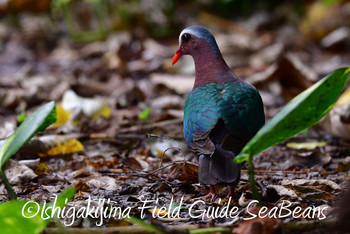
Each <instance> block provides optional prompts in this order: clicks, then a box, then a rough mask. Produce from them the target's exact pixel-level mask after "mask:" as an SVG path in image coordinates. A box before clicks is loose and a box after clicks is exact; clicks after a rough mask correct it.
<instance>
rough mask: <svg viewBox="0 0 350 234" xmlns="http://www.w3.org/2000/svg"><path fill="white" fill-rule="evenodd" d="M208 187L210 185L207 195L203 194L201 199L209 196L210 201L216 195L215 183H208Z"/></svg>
mask: <svg viewBox="0 0 350 234" xmlns="http://www.w3.org/2000/svg"><path fill="white" fill-rule="evenodd" d="M209 187H210V192H209V193H208V194H207V195H205V196H204V197H203V199H207V198H209V197H211V201H213V200H214V198H215V197H216V191H215V185H213V184H211V185H209Z"/></svg>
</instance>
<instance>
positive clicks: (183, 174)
mask: <svg viewBox="0 0 350 234" xmlns="http://www.w3.org/2000/svg"><path fill="white" fill-rule="evenodd" d="M168 179H169V180H180V181H182V182H184V183H187V182H191V181H198V166H195V165H192V164H188V163H182V164H176V165H174V166H172V167H171V169H170V173H169V175H168Z"/></svg>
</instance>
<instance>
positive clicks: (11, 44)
mask: <svg viewBox="0 0 350 234" xmlns="http://www.w3.org/2000/svg"><path fill="white" fill-rule="evenodd" d="M311 7H312V9H311V10H310V13H309V14H308V16H307V17H306V19H305V20H304V21H303V22H302V23H301V24H300V25H299V26H300V30H301V32H299V31H298V30H299V29H297V28H295V26H291V28H283V27H282V26H281V27H280V28H275V29H273V30H266V29H264V27H265V26H266V23H268V22H269V21H273V20H274V19H272V18H273V17H272V16H270V17H269V16H265V17H267V18H265V21H264V22H263V21H260V23H257V24H256V25H255V27H253V28H249V26H247V25H245V24H241V23H233V22H231V21H224V22H223V21H220V20H219V21H218V20H217V18H216V17H213V15H210V14H201V15H200V16H199V19H200V22H199V23H200V24H203V25H206V26H209V27H211V29H213V30H214V34H215V36H216V38H217V41H218V44H219V46H220V48H221V49H222V50H223V51H224V57H225V59H226V60H227V62H228V64H229V65H230V66H231V67H232V68H235V71H236V73H237V74H238V75H240V76H241V77H243V78H244V79H246V80H247V81H248V82H250V83H252V84H253V85H255V86H256V87H257V88H258V89H259V91H260V92H261V93H262V96H263V100H264V103H265V111H266V115H267V117H268V118H270V117H272V116H273V115H274V114H275V113H277V111H278V110H279V109H280V108H281V107H282V106H283V105H284V104H285V103H286V102H288V101H289V100H290V99H291V98H293V97H294V96H295V95H297V94H298V93H300V92H301V91H302V90H304V89H306V88H307V87H309V86H310V85H312V84H313V83H314V82H315V81H317V80H318V79H319V78H320V77H322V76H323V75H325V74H326V73H329V72H330V71H331V70H333V69H334V68H335V66H340V65H342V64H345V65H346V64H349V61H350V58H349V56H348V55H346V54H345V53H339V52H338V51H337V47H339V46H343V45H344V44H347V43H348V42H347V38H346V35H347V33H348V31H349V27H348V25H347V26H343V25H342V24H341V23H340V22H342V20H343V18H344V17H346V16H344V14H346V13H342V14H341V15H339V16H337V17H334V18H338V19H337V20H332V21H331V23H330V24H327V23H326V21H325V20H322V19H320V18H319V17H318V16H317V15H319V14H321V15H323V13H325V12H326V13H327V17H328V16H329V15H332V14H331V13H329V11H328V10H327V11H325V9H323V8H322V7H319V6H317V5H316V4H314V5H313V6H311ZM337 7H340V6H338V5H335V6H332V8H331V11H334V8H337ZM327 17H326V18H327ZM328 18H329V17H328ZM27 20H29V21H31V20H33V22H36V21H35V17H34V16H31V15H29V16H28V18H27ZM45 20H48V19H45ZM20 23H22V24H24V23H25V21H24V20H21V21H20ZM223 23H224V24H223ZM4 24H5V23H4V22H0V26H1V25H2V26H3V25H4ZM264 24H265V25H264ZM41 25H42V24H41ZM34 26H35V25H34ZM34 26H33V27H34ZM41 27H42V29H41V30H44V31H45V30H47V29H46V28H45V26H41ZM13 30H14V31H13V32H10V33H9V35H8V36H5V34H4V35H3V34H0V35H1V37H2V38H1V41H2V43H3V44H2V46H3V50H2V51H1V53H0V76H1V79H0V114H1V115H0V121H1V122H0V133H1V134H0V136H1V138H2V139H4V138H5V137H7V136H8V135H9V134H10V133H11V132H12V131H13V130H14V127H15V122H16V116H17V115H18V114H20V113H21V111H22V110H23V109H25V110H26V111H27V112H28V113H30V112H31V111H32V110H33V109H35V108H36V107H37V106H38V105H40V104H41V103H43V102H45V101H48V100H51V99H54V100H56V101H57V102H58V103H59V105H58V107H57V110H58V119H59V122H58V123H56V124H55V125H54V126H53V127H51V128H50V129H48V130H47V131H45V132H44V133H42V135H43V136H39V137H38V138H37V139H34V140H32V141H31V142H29V143H28V144H27V146H26V147H25V148H27V152H26V150H25V149H23V150H22V151H20V152H19V153H18V154H17V155H16V157H15V161H13V160H10V161H9V165H8V166H7V167H8V169H6V170H7V173H8V178H9V179H10V181H12V183H13V184H14V185H15V190H16V192H17V194H18V195H19V197H20V198H21V199H34V200H40V201H44V200H49V199H51V198H52V197H53V196H54V195H55V194H57V193H59V192H61V191H63V190H64V188H66V187H68V186H75V187H76V188H77V190H78V193H77V194H76V195H75V198H74V200H73V201H72V202H70V203H69V204H70V206H77V207H79V206H84V205H86V202H87V199H88V198H89V197H92V198H105V199H108V198H109V199H110V200H111V201H113V202H114V203H113V204H115V205H117V206H121V207H122V208H123V209H126V208H127V207H131V209H132V215H133V216H135V217H140V216H141V212H140V210H139V209H138V207H141V206H142V204H143V203H142V201H144V200H152V201H154V202H155V201H156V200H157V199H158V204H159V205H166V204H170V202H171V201H172V199H173V201H174V202H175V203H176V204H179V203H181V201H182V204H181V209H180V211H179V212H180V217H181V218H172V219H168V220H165V219H161V218H152V212H157V211H159V208H154V209H150V211H147V213H146V214H145V215H146V216H145V218H144V219H145V220H147V221H150V222H153V223H155V224H156V225H157V226H159V227H163V226H164V225H165V224H166V225H169V226H170V229H171V228H176V226H185V225H196V226H195V227H196V228H198V227H211V226H224V227H229V228H231V229H232V228H235V229H234V233H247V232H248V233H250V232H252V230H255V229H256V230H260V231H261V232H260V233H272V232H276V231H278V227H279V228H281V227H282V229H283V227H284V226H283V225H284V223H286V222H296V221H305V220H304V219H303V218H299V219H292V220H290V219H288V218H287V219H275V218H272V219H264V218H261V219H256V220H253V221H249V222H248V221H246V220H242V219H230V218H219V219H212V218H208V217H206V219H205V220H202V219H198V218H192V217H190V216H189V214H188V209H189V207H190V206H191V205H192V204H193V203H194V202H195V201H197V200H198V198H200V197H201V196H203V195H204V194H206V193H207V192H208V189H209V188H208V187H207V186H203V185H200V184H199V183H198V181H197V173H198V169H197V167H196V165H195V164H196V163H197V158H196V157H195V155H193V154H192V153H191V152H189V151H188V150H187V149H186V147H183V146H184V142H183V137H182V110H183V105H184V100H185V97H186V94H187V93H188V92H189V91H190V90H191V89H192V86H193V75H194V74H193V73H194V67H193V63H192V62H189V61H190V59H188V60H186V61H180V62H181V63H179V66H177V67H171V66H170V64H171V62H170V60H171V56H172V54H173V53H174V52H175V51H176V47H177V40H173V41H170V42H165V43H163V42H162V43H161V42H159V40H158V39H154V38H150V37H149V36H148V35H147V34H146V33H144V32H141V33H138V32H134V31H133V32H131V31H123V32H117V33H112V34H110V35H109V36H108V37H107V38H106V40H105V41H99V42H93V43H86V44H76V43H73V42H71V41H70V40H67V38H60V37H58V38H53V37H52V36H49V37H48V38H45V40H48V41H49V42H50V43H52V45H50V49H48V47H47V48H45V47H44V48H40V47H32V46H31V44H30V42H31V41H32V40H33V39H30V40H29V39H28V40H20V35H21V34H23V35H25V36H26V37H27V38H35V37H34V36H35V32H37V31H36V30H33V34H31V35H29V34H28V31H26V32H21V31H16V30H15V29H13ZM141 31H142V30H141ZM39 32H40V30H39ZM290 32H292V33H290ZM294 32H296V33H294ZM49 34H50V32H49V31H45V34H44V35H49ZM301 34H303V35H304V36H306V38H302V37H300V35H301ZM146 35H147V36H146ZM285 35H292V36H290V37H287V36H285ZM283 37H286V38H287V39H286V40H283ZM4 38H6V40H5V39H4ZM173 38H176V39H177V35H176V34H174V36H173ZM252 38H254V39H252ZM315 38H316V39H315ZM317 40H320V42H319V44H317V43H318V41H317ZM310 41H311V42H312V43H316V45H314V46H313V47H312V49H309V48H308V46H309V45H310ZM49 42H48V43H49ZM341 48H343V47H341ZM345 48H347V47H345ZM348 104H349V101H348V100H346V101H344V103H342V104H341V105H339V106H336V107H335V108H334V109H333V110H332V111H331V112H330V113H329V114H328V116H327V117H326V118H325V119H324V120H323V122H322V123H321V124H320V125H319V126H316V127H312V128H311V129H309V130H308V131H307V134H299V135H297V136H295V137H294V138H292V139H290V140H288V141H287V142H283V143H281V144H279V145H276V146H274V147H271V148H270V149H268V150H266V151H264V152H262V153H261V154H260V155H259V156H257V157H256V158H255V159H254V163H255V167H256V178H257V181H258V182H259V183H260V184H261V186H260V188H261V192H263V193H264V194H265V196H264V202H265V203H266V204H267V205H268V208H267V209H268V210H271V209H272V207H273V206H276V205H277V204H279V202H280V201H281V200H283V199H284V200H289V201H291V202H292V203H293V206H302V207H308V206H310V205H314V206H317V207H318V206H329V207H332V209H335V208H333V207H335V204H336V203H337V201H338V200H339V199H340V193H341V191H342V190H344V188H345V184H346V181H347V180H349V176H348V172H349V165H350V163H349V162H350V160H349V153H350V145H349V144H348V142H347V141H346V140H344V139H343V138H345V139H346V138H348V136H349V133H348V126H347V122H346V120H347V118H346V117H347V115H348V108H345V107H346V106H348ZM339 108H342V109H339ZM145 110H147V113H146V114H145ZM140 116H141V117H140ZM327 118H330V120H328V119H327ZM327 121H328V125H327V124H325V123H327ZM326 125H327V126H326ZM339 129H342V131H340V130H339ZM151 135H154V136H157V137H156V138H155V139H154V137H150V136H151ZM50 136H51V137H52V139H51V140H44V139H45V138H47V137H50ZM335 136H338V137H343V138H337V137H335ZM169 138H170V139H172V141H168V140H167V139H169ZM68 139H75V140H76V141H78V142H80V143H81V144H82V146H83V148H82V147H77V149H76V150H73V149H72V147H71V145H69V147H68V148H69V150H68V151H65V150H63V149H62V148H61V149H59V150H58V151H55V153H54V154H53V155H55V157H48V155H52V154H51V153H48V150H49V149H52V148H54V147H58V145H60V146H59V147H64V145H65V142H67V141H68ZM35 141H37V142H40V143H33V142H35ZM174 142H175V143H174ZM315 142H316V143H315ZM323 142H326V145H324V144H323ZM320 143H322V144H320ZM291 144H294V146H295V145H296V146H295V147H290V146H291ZM302 144H304V145H302ZM310 144H311V146H310ZM312 144H313V145H312ZM305 145H306V146H305ZM172 147H180V148H181V150H177V149H169V148H172ZM38 148H39V149H40V150H42V149H44V150H43V151H40V150H35V149H38ZM291 148H292V149H291ZM167 149H169V150H167ZM165 150H167V151H166V153H165V154H164V155H163V152H164V151H165ZM28 152H29V153H28ZM182 152H183V153H182ZM42 155H46V156H44V157H42ZM25 160H26V161H27V160H35V161H33V162H31V163H29V162H24V161H25ZM247 178H248V170H247V166H246V165H243V168H242V180H241V182H240V183H239V184H238V185H237V187H236V190H235V194H234V196H233V199H232V200H231V204H230V206H231V207H232V206H235V205H237V206H239V212H240V216H239V217H240V218H241V217H244V215H246V214H244V211H245V207H246V206H247V205H248V204H249V202H250V201H252V194H251V192H250V190H249V186H248V183H247ZM218 187H219V188H220V190H219V196H221V195H222V194H225V192H226V191H225V189H226V188H224V187H222V186H218ZM1 191H3V190H1ZM3 193H5V192H3ZM3 193H1V194H3ZM0 199H1V201H5V200H6V199H7V198H6V196H3V195H2V196H1V197H0ZM227 202H228V200H227V199H226V198H223V197H221V201H218V200H215V201H213V202H210V201H206V202H204V203H199V205H198V207H197V208H198V209H197V211H198V210H200V209H208V208H209V207H222V206H223V204H226V203H227ZM95 205H96V204H95ZM157 209H158V210H157ZM253 209H255V210H253V211H252V212H259V208H253ZM159 212H160V213H161V214H163V215H166V214H167V213H169V212H171V211H170V210H165V211H159ZM330 217H331V218H332V216H330ZM95 221H96V220H93V221H91V220H88V219H87V220H77V221H76V222H74V223H73V227H80V228H89V227H95V226H96V222H95ZM123 225H131V223H130V222H123V223H122V222H121V221H120V220H119V219H114V218H111V219H106V220H104V221H103V226H105V227H111V226H123ZM192 228H193V227H192Z"/></svg>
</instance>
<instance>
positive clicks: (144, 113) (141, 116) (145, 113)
mask: <svg viewBox="0 0 350 234" xmlns="http://www.w3.org/2000/svg"><path fill="white" fill-rule="evenodd" d="M150 112H151V108H149V107H147V108H146V109H144V110H143V111H142V112H141V113H140V114H139V119H148V117H149V113H150Z"/></svg>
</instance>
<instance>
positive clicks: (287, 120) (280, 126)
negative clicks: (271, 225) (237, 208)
mask: <svg viewBox="0 0 350 234" xmlns="http://www.w3.org/2000/svg"><path fill="white" fill-rule="evenodd" d="M349 74H350V67H345V68H340V69H337V70H335V71H334V72H333V73H331V74H329V75H328V76H326V77H324V78H323V79H322V80H320V81H319V82H317V83H316V84H314V85H313V86H311V87H310V88H308V89H307V90H305V91H304V92H302V93H301V94H299V95H298V96H296V97H295V98H294V99H293V100H291V101H290V102H289V103H288V104H287V105H286V106H285V107H284V108H283V109H282V110H281V111H280V112H279V113H277V114H276V115H275V116H274V117H273V118H272V119H271V120H270V121H269V122H267V123H266V124H265V125H264V126H263V127H262V128H261V129H260V130H259V132H258V133H257V134H256V135H255V136H254V137H253V138H252V139H251V140H250V141H249V142H248V143H247V145H246V146H245V147H244V148H243V150H242V151H241V153H240V154H239V155H238V156H237V157H236V158H235V160H234V161H235V162H236V163H242V162H244V161H248V165H249V181H250V184H251V187H252V190H253V194H254V197H255V198H256V199H258V200H259V201H260V197H259V193H258V191H257V188H256V185H255V180H254V165H253V156H255V155H257V154H258V153H260V152H261V151H263V150H265V149H267V148H269V147H270V146H273V145H275V144H278V143H280V142H281V141H283V140H286V139H288V138H290V137H292V136H294V135H295V134H297V133H299V132H301V131H303V130H304V129H307V128H309V127H311V126H312V125H314V124H316V123H317V122H318V121H319V120H321V119H322V118H323V117H324V116H325V115H326V114H327V113H328V111H330V109H331V108H332V106H333V105H334V103H335V102H336V100H337V99H338V97H339V95H340V94H341V92H342V90H343V89H344V86H345V84H346V82H347V81H348V78H349Z"/></svg>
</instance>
